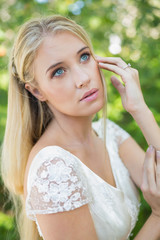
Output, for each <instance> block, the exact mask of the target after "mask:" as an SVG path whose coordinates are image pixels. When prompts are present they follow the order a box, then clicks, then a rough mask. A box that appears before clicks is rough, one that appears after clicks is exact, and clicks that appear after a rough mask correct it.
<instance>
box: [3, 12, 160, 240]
mask: <svg viewBox="0 0 160 240" xmlns="http://www.w3.org/2000/svg"><path fill="white" fill-rule="evenodd" d="M10 59H11V61H10V81H9V95H8V96H9V97H8V117H7V124H6V131H5V137H4V143H3V151H2V169H1V171H2V177H3V181H4V184H5V186H6V188H7V189H8V190H9V192H10V194H11V197H12V198H13V201H14V203H15V209H16V211H17V213H18V214H17V215H18V221H17V224H18V227H19V233H20V239H21V240H33V239H34V240H38V239H39V236H41V237H42V238H43V239H45V240H61V239H64V240H72V239H74V240H80V239H83V240H98V239H99V240H106V239H107V240H124V239H128V238H129V235H130V233H131V231H132V229H133V228H134V226H135V223H136V221H137V217H138V212H139V194H138V190H137V187H138V188H141V190H142V192H143V193H144V197H145V199H146V200H147V202H148V203H149V204H150V206H151V208H152V213H151V215H150V217H149V218H148V220H147V222H146V223H145V224H144V226H143V228H142V229H141V230H140V232H139V233H138V235H137V236H136V237H135V240H140V239H145V240H151V239H152V240H156V239H160V152H159V151H158V150H160V129H159V127H158V125H157V123H156V121H155V119H154V117H153V114H152V113H151V111H150V110H149V108H148V107H147V105H146V103H145V101H144V98H143V95H142V92H141V88H140V83H139V77H138V71H137V70H135V69H134V68H132V67H131V66H130V64H126V63H125V62H124V61H123V60H122V59H120V58H108V57H99V56H95V54H94V51H93V49H92V45H91V42H90V39H89V38H88V36H87V34H86V32H85V31H84V29H83V28H82V27H81V26H79V25H78V24H76V23H75V22H74V21H72V20H70V19H67V18H65V17H62V16H51V17H45V18H42V19H33V20H31V21H29V22H27V23H26V24H24V25H23V26H22V27H21V29H20V31H19V33H18V36H17V39H16V40H15V43H14V46H13V51H12V54H11V58H10ZM101 69H106V70H108V71H111V72H113V73H115V74H117V75H119V76H120V77H121V79H122V81H123V83H124V84H122V83H121V82H120V81H119V80H118V79H117V77H116V76H112V77H111V81H112V84H113V86H114V87H115V88H116V89H117V90H118V91H119V93H120V95H121V99H122V104H123V107H124V108H125V109H126V111H128V112H129V113H130V114H131V115H132V117H133V118H134V119H135V121H136V122H137V124H138V125H139V127H140V129H141V130H142V133H143V134H144V137H145V138H146V141H147V142H148V145H150V146H149V148H148V150H147V153H146V155H145V153H144V152H143V150H142V149H141V148H140V147H139V146H138V144H137V143H136V142H135V141H134V140H133V138H132V137H131V136H130V135H129V134H128V133H127V132H125V131H124V130H123V129H121V128H120V127H119V126H118V125H116V124H115V123H114V122H112V121H110V120H109V119H105V108H106V102H107V100H106V87H105V80H104V77H103V74H102V72H101ZM101 109H103V110H104V118H102V119H100V120H98V121H97V122H96V121H93V120H94V116H95V114H96V113H97V112H98V111H99V110H101ZM113 111H115V109H113ZM37 229H38V231H37Z"/></svg>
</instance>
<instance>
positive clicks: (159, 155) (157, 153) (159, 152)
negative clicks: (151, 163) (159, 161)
mask: <svg viewBox="0 0 160 240" xmlns="http://www.w3.org/2000/svg"><path fill="white" fill-rule="evenodd" d="M156 155H157V157H158V158H160V151H159V150H157V151H156Z"/></svg>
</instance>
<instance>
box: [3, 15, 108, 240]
mask: <svg viewBox="0 0 160 240" xmlns="http://www.w3.org/2000/svg"><path fill="white" fill-rule="evenodd" d="M59 31H69V32H72V33H73V34H75V35H77V36H78V37H79V38H80V39H81V40H82V41H83V42H85V44H86V45H87V46H89V48H90V50H91V52H92V54H93V49H92V44H91V42H90V39H89V37H88V35H87V33H86V32H85V31H84V29H83V28H82V27H81V26H79V25H78V24H76V23H75V22H74V21H73V20H70V19H67V18H65V17H63V16H59V15H55V16H49V17H45V18H40V19H34V20H31V21H28V22H27V23H25V24H24V25H23V26H22V27H21V29H20V31H19V33H18V36H17V38H16V40H15V43H14V46H13V49H12V53H11V57H10V64H9V73H10V76H9V92H8V113H7V123H6V130H5V136H4V141H3V146H2V164H1V174H2V179H3V182H4V185H5V186H6V188H7V189H8V191H9V194H10V197H11V199H12V200H13V202H14V206H15V211H16V216H17V225H18V230H19V234H20V239H21V240H38V239H39V235H38V232H37V228H36V225H35V223H34V222H32V221H31V220H29V219H27V217H26V213H25V199H24V195H23V194H24V189H23V188H24V175H25V169H26V164H27V160H28V156H29V153H30V151H31V149H32V147H33V145H34V144H35V143H36V142H37V141H38V139H39V138H40V136H41V135H42V134H43V132H44V131H45V129H46V127H47V125H48V124H49V122H50V121H51V120H52V119H53V114H52V112H51V111H50V109H49V107H48V106H47V104H46V103H45V102H40V101H39V100H38V99H36V98H35V97H34V96H33V95H32V94H31V93H30V92H29V91H27V90H26V89H25V83H27V82H29V83H31V84H35V79H34V71H33V62H34V59H35V56H36V53H37V51H38V49H39V47H40V45H41V43H42V42H43V40H44V38H45V37H46V36H47V35H48V34H52V33H57V32H59ZM93 56H94V54H93ZM102 79H103V80H102V81H103V84H104V78H103V76H102ZM104 89H105V88H104Z"/></svg>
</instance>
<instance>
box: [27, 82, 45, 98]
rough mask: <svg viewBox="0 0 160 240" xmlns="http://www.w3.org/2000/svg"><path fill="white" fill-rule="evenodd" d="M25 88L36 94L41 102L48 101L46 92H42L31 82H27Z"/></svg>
mask: <svg viewBox="0 0 160 240" xmlns="http://www.w3.org/2000/svg"><path fill="white" fill-rule="evenodd" d="M25 88H26V89H27V90H28V91H29V92H30V93H31V94H32V95H33V96H34V97H36V98H37V99H38V100H40V101H41V102H44V101H46V98H45V96H44V94H43V93H42V92H41V90H40V89H38V87H34V86H32V85H30V84H29V83H26V84H25Z"/></svg>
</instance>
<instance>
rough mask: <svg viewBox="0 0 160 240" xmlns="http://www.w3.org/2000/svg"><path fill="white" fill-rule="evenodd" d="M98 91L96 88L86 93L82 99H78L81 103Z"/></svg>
mask: <svg viewBox="0 0 160 240" xmlns="http://www.w3.org/2000/svg"><path fill="white" fill-rule="evenodd" d="M97 91H98V89H97V88H92V89H91V90H90V91H88V92H86V93H85V94H84V95H83V97H82V98H81V99H80V101H82V100H83V99H85V98H87V97H89V96H91V95H92V94H93V93H96V92H97Z"/></svg>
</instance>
